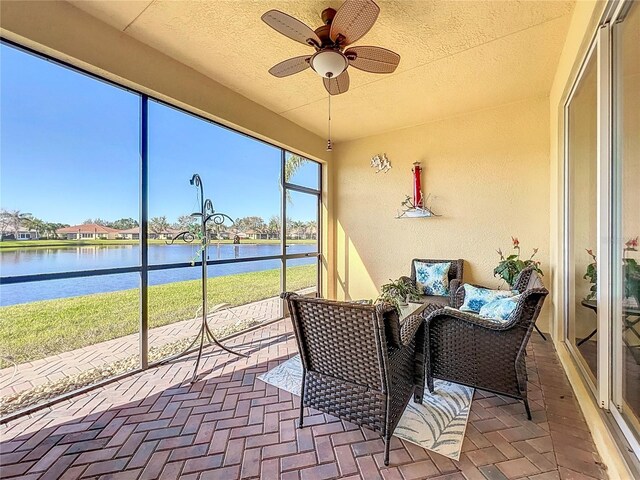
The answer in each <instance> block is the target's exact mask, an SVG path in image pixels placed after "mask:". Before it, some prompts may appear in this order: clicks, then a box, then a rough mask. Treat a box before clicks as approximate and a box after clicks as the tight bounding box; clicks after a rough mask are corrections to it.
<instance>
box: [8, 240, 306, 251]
mask: <svg viewBox="0 0 640 480" xmlns="http://www.w3.org/2000/svg"><path fill="white" fill-rule="evenodd" d="M139 243H140V242H139V241H138V240H5V241H2V242H0V250H10V249H16V248H28V247H47V248H55V247H80V246H86V245H100V246H109V245H138V244H139ZM176 243H184V242H183V241H182V240H179V241H177V242H176ZM220 243H222V244H231V243H233V240H220ZM293 243H307V244H309V243H310V244H313V243H316V240H291V239H288V240H287V244H293ZM165 244H166V241H165V240H151V239H150V240H149V245H165ZM216 244H218V241H217V240H214V241H213V242H211V243H210V245H216ZM241 244H243V245H244V244H246V245H255V244H266V245H279V244H280V240H277V239H276V240H249V239H247V240H242V243H241Z"/></svg>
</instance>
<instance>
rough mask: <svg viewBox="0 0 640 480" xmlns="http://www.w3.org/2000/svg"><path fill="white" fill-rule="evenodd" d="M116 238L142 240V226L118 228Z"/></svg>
mask: <svg viewBox="0 0 640 480" xmlns="http://www.w3.org/2000/svg"><path fill="white" fill-rule="evenodd" d="M116 238H117V239H119V240H140V228H139V227H133V228H127V229H126V230H118V233H117V234H116Z"/></svg>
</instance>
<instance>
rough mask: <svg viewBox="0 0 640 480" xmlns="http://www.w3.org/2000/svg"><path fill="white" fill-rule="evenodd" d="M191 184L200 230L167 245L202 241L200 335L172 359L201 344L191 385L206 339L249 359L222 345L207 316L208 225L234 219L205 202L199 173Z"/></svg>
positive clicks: (179, 235)
mask: <svg viewBox="0 0 640 480" xmlns="http://www.w3.org/2000/svg"><path fill="white" fill-rule="evenodd" d="M189 183H190V184H191V185H194V186H195V187H196V188H198V189H199V191H198V199H199V202H200V211H199V212H194V213H192V214H191V216H192V217H194V218H199V219H200V229H199V230H198V232H197V233H195V234H194V233H192V232H190V231H188V230H186V231H184V232H180V233H178V234H177V235H176V236H174V237H173V238H172V239H171V241H169V242H167V244H168V245H171V244H172V243H174V242H175V241H176V240H178V239H182V240H184V241H185V242H187V243H192V242H193V241H195V239H196V238H197V239H198V240H199V241H200V254H201V260H202V271H201V276H202V317H201V319H202V321H201V323H200V329H199V330H198V334H197V335H196V338H194V339H193V342H191V345H189V346H188V347H187V348H186V349H185V351H184V352H182V353H181V354H178V355H176V356H175V357H172V358H171V359H174V358H178V357H181V356H183V355H184V354H186V353H187V352H189V351H190V350H191V349H192V348H193V347H194V346H195V345H196V343H199V347H198V357H197V359H196V365H195V367H194V369H193V376H192V377H191V383H193V382H195V381H196V379H197V377H198V366H199V365H200V359H201V358H202V350H203V348H204V347H205V344H204V342H205V339H206V340H207V346H208V345H214V344H215V345H217V346H218V347H220V348H221V349H223V350H224V351H226V352H229V353H232V354H233V355H238V356H241V357H248V355H245V354H244V353H239V352H236V351H234V350H231V349H230V348H227V347H225V346H224V345H223V344H221V343H220V342H219V341H218V340H217V339H216V337H215V336H214V335H213V333H211V329H210V328H209V324H208V322H207V314H208V313H209V309H208V306H207V245H208V243H209V242H208V239H207V224H208V223H209V222H212V223H213V225H216V226H218V225H223V224H224V223H225V222H226V221H227V220H229V221H230V222H231V223H232V224H233V223H234V222H233V219H232V218H231V217H230V216H229V215H227V214H225V213H220V212H216V211H215V210H214V209H213V203H212V202H211V200H210V199H208V198H207V199H206V200H205V198H204V186H203V184H202V179H201V178H200V175H198V174H197V173H196V174H194V175H193V176H192V177H191V180H189ZM218 307H219V306H218ZM171 359H168V360H171Z"/></svg>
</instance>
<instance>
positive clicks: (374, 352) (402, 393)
mask: <svg viewBox="0 0 640 480" xmlns="http://www.w3.org/2000/svg"><path fill="white" fill-rule="evenodd" d="M282 298H285V299H286V300H287V302H288V306H289V312H290V313H291V320H292V322H293V327H294V331H295V334H296V340H297V342H298V349H299V351H300V357H301V359H302V367H303V374H302V379H303V381H302V395H301V401H300V423H299V427H300V428H302V427H303V411H304V407H311V408H315V409H317V410H319V411H321V412H323V413H327V414H329V415H334V416H336V417H339V418H341V419H343V420H347V421H349V422H353V423H355V424H358V425H360V426H363V427H368V428H371V429H372V430H375V431H377V432H380V433H381V434H382V436H383V438H384V442H385V454H384V462H385V465H388V464H389V442H390V439H391V435H392V434H393V431H394V430H395V428H396V425H397V424H398V421H399V420H400V417H401V416H402V413H403V412H404V409H405V407H406V406H407V403H409V400H410V399H411V397H412V396H414V399H415V401H416V402H417V403H422V395H423V393H424V365H425V364H424V318H423V317H422V316H420V315H414V316H410V317H408V318H407V319H405V321H404V322H403V323H402V325H400V322H399V320H398V313H397V311H396V310H395V308H394V307H391V306H389V305H384V306H383V305H375V306H374V305H363V304H356V303H346V302H336V301H330V300H323V299H318V298H305V297H301V296H299V295H297V294H295V293H289V292H287V293H284V294H282Z"/></svg>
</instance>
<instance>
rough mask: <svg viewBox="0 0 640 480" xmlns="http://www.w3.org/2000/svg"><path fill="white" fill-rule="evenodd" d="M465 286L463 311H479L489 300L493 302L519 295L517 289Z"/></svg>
mask: <svg viewBox="0 0 640 480" xmlns="http://www.w3.org/2000/svg"><path fill="white" fill-rule="evenodd" d="M463 287H464V302H463V303H462V306H461V307H460V310H461V311H463V312H474V313H479V312H480V309H481V308H482V307H483V306H484V305H486V304H487V303H489V302H492V301H494V300H496V299H498V298H508V297H513V296H514V295H517V294H518V292H517V291H516V290H491V289H489V288H480V287H474V286H473V285H468V284H465V285H463Z"/></svg>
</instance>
